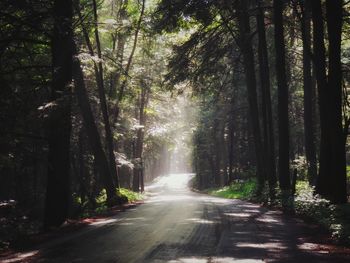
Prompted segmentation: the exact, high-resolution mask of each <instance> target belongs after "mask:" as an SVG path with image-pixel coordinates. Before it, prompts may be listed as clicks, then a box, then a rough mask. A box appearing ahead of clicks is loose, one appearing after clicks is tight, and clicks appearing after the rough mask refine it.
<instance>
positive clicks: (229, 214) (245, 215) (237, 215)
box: [224, 212, 252, 217]
mask: <svg viewBox="0 0 350 263" xmlns="http://www.w3.org/2000/svg"><path fill="white" fill-rule="evenodd" d="M224 215H225V216H233V217H251V216H252V214H249V213H243V212H242V213H224Z"/></svg>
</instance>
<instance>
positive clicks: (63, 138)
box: [44, 0, 73, 229]
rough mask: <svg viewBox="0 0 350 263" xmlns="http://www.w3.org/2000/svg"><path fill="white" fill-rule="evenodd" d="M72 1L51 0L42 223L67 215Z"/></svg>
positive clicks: (55, 223)
mask: <svg viewBox="0 0 350 263" xmlns="http://www.w3.org/2000/svg"><path fill="white" fill-rule="evenodd" d="M72 13H73V12H72V1H71V0H55V1H54V5H53V17H54V29H53V34H52V36H53V37H52V94H51V99H52V101H53V102H54V109H53V111H52V112H51V116H50V123H49V132H48V145H49V153H48V179H47V190H46V203H45V217H44V227H45V228H46V229H47V228H50V227H56V226H60V225H61V224H62V223H63V222H64V221H65V220H66V218H67V216H68V206H69V193H70V188H69V174H70V132H71V89H70V85H71V82H72V54H73V53H72V43H73V32H72Z"/></svg>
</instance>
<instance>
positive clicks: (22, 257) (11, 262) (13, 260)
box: [1, 250, 39, 263]
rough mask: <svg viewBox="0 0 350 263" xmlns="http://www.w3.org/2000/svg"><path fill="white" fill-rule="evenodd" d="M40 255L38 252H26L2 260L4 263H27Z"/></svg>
mask: <svg viewBox="0 0 350 263" xmlns="http://www.w3.org/2000/svg"><path fill="white" fill-rule="evenodd" d="M38 253H39V251H38V250H34V251H30V252H26V253H18V254H15V255H13V256H11V257H10V258H8V259H6V258H3V259H1V262H2V263H17V262H18V263H19V262H27V260H30V258H31V257H34V256H36V255H37V254H38Z"/></svg>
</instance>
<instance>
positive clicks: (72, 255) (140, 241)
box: [37, 174, 350, 263]
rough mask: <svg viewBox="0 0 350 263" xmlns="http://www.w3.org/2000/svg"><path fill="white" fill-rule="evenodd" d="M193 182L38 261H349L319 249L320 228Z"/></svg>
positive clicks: (179, 178)
mask: <svg viewBox="0 0 350 263" xmlns="http://www.w3.org/2000/svg"><path fill="white" fill-rule="evenodd" d="M190 177H191V175H188V174H176V175H170V176H167V177H164V178H162V179H161V180H159V181H158V182H157V183H156V184H154V185H152V186H150V187H148V189H147V191H148V192H149V193H150V197H149V198H148V199H147V200H146V202H145V204H142V205H140V206H138V207H136V208H135V209H131V210H128V211H126V212H124V213H121V214H120V215H118V216H116V217H115V218H112V219H110V220H109V221H107V222H105V224H104V225H103V226H92V227H90V228H89V229H88V230H86V231H82V232H81V233H78V234H76V235H75V236H74V237H71V238H70V239H68V240H65V241H63V242H61V243H60V244H56V245H55V246H53V247H51V248H47V249H45V250H44V251H43V252H42V254H41V258H40V259H39V260H37V262H60V263H65V262H119V263H133V262H193V263H197V262H198V263H199V262H203V263H204V262H308V263H310V262H350V261H347V260H346V259H345V258H344V257H343V258H342V256H341V255H335V254H330V253H328V251H327V249H326V248H324V247H323V248H322V247H321V248H320V246H319V244H318V243H317V239H318V238H317V236H315V235H317V233H315V231H316V230H317V228H315V227H311V226H306V225H305V224H303V223H302V222H300V221H298V220H296V219H293V218H288V217H284V216H282V215H281V214H280V213H279V212H277V211H269V210H267V209H265V208H261V207H259V206H258V205H255V204H251V203H247V202H243V201H239V200H226V199H221V198H215V197H209V196H206V195H201V194H197V193H193V192H191V191H190V190H189V189H188V187H187V183H188V181H189V179H190ZM310 236H313V237H312V238H309V237H310ZM348 260H349V258H348Z"/></svg>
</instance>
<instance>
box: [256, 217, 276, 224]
mask: <svg viewBox="0 0 350 263" xmlns="http://www.w3.org/2000/svg"><path fill="white" fill-rule="evenodd" d="M256 221H258V222H262V223H278V220H276V219H274V218H257V219H256Z"/></svg>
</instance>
